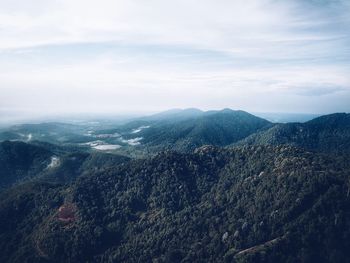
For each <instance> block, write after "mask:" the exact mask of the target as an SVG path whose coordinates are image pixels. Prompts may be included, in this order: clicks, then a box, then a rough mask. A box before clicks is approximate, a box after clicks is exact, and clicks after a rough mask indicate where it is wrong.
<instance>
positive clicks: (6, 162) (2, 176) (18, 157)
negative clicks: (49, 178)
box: [0, 141, 53, 190]
mask: <svg viewBox="0 0 350 263" xmlns="http://www.w3.org/2000/svg"><path fill="white" fill-rule="evenodd" d="M52 155H53V153H52V152H51V151H49V150H47V149H45V148H42V147H39V146H35V145H30V144H26V143H23V142H10V141H4V142H1V143H0V190H1V189H2V188H6V187H8V186H10V185H12V184H14V183H16V182H18V181H21V180H24V179H28V178H31V177H33V176H35V175H36V174H38V173H40V172H41V171H42V170H44V169H45V168H46V167H47V165H48V164H49V163H50V158H51V156H52Z"/></svg>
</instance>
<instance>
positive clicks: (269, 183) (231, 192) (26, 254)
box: [0, 110, 350, 263]
mask: <svg viewBox="0 0 350 263" xmlns="http://www.w3.org/2000/svg"><path fill="white" fill-rule="evenodd" d="M171 114H172V115H174V114H175V117H174V118H173V119H169V118H168V117H166V116H167V115H165V116H164V115H160V116H155V117H154V118H148V119H145V120H141V122H140V120H136V121H132V122H130V123H129V124H123V125H120V127H119V128H118V129H119V130H118V132H119V133H122V132H123V129H124V131H130V129H131V130H132V131H135V130H133V129H135V127H146V126H145V125H146V122H147V123H149V122H150V121H151V122H153V124H152V125H154V126H155V125H156V123H158V124H157V125H158V126H156V127H157V129H160V128H159V127H172V129H174V131H173V130H171V129H166V130H165V131H164V134H176V136H179V134H180V133H178V131H181V129H183V127H185V126H184V123H188V125H190V124H191V125H194V126H193V127H192V129H190V130H191V132H192V133H183V136H184V137H183V138H182V139H183V140H184V141H188V142H189V144H186V145H187V146H189V145H190V146H191V147H189V148H187V146H186V147H184V148H182V147H180V148H177V146H178V145H181V143H179V142H181V140H182V139H181V138H179V139H178V140H176V141H174V142H173V143H174V145H175V144H176V145H177V146H174V148H172V147H170V149H167V150H164V148H163V147H162V146H161V147H159V148H157V149H156V148H148V149H149V151H150V152H151V154H149V155H142V158H136V159H131V158H130V157H126V156H122V155H118V154H116V152H113V151H112V152H111V153H108V152H107V153H106V152H103V151H102V152H101V151H93V150H87V149H86V148H85V147H80V146H79V145H76V146H74V145H71V144H52V143H48V142H40V141H31V142H30V143H28V142H21V141H6V140H5V141H3V142H1V143H0V165H1V170H0V179H1V182H0V183H1V184H0V186H1V189H0V247H1V252H0V262H14V263H16V262H21V263H22V262H39V263H40V262H41V263H50V262H159V263H160V262H183V263H184V262H237V263H238V262H246V263H249V262H287V263H292V262H293V263H294V262H347V261H348V258H349V257H350V251H349V249H348V248H349V247H350V220H349V218H350V160H349V157H348V155H347V154H345V153H346V152H347V151H348V148H347V146H348V143H349V140H348V138H349V137H348V135H349V130H350V129H349V123H348V119H349V115H347V114H335V115H329V116H322V117H320V118H317V119H314V120H312V121H309V122H306V123H303V124H301V123H287V124H272V123H269V122H267V121H264V120H261V119H260V118H254V117H253V118H252V117H251V115H248V114H245V113H242V112H239V111H238V112H234V111H227V110H226V111H224V112H220V113H219V116H218V115H216V114H217V113H208V115H207V114H204V115H203V113H201V112H198V111H194V110H191V111H188V112H187V114H188V115H189V116H183V117H181V115H178V113H174V112H173V113H171ZM194 115H196V116H194ZM197 115H198V116H197ZM208 116H209V117H208ZM211 116H215V117H211ZM233 116H234V117H233ZM238 116H239V118H238ZM193 118H195V119H196V120H197V121H196V122H194V121H193ZM241 118H243V119H244V120H241ZM227 119H231V122H230V121H227ZM208 120H209V121H208ZM135 122H137V123H135ZM226 122H228V123H231V124H227V125H228V126H227V130H226V131H225V133H216V132H215V129H214V128H213V129H214V130H211V129H206V128H205V127H216V126H217V127H223V126H224V124H225V123H226ZM233 123H236V124H237V125H241V126H242V127H233V126H230V125H233ZM342 123H343V124H342ZM177 124H181V125H180V126H179V130H176V125H177ZM199 124H200V125H199ZM248 124H249V125H248ZM55 125H56V124H55ZM140 125H144V126H140ZM220 125H221V126H220ZM251 125H252V126H251ZM260 125H261V126H260ZM258 126H259V127H258ZM48 127H51V126H50V125H48ZM68 127H71V126H68ZM225 127H226V126H225ZM35 129H37V126H36V127H35ZM81 129H82V130H83V132H84V133H85V132H86V130H84V129H85V128H81ZM89 129H90V128H89ZM256 129H257V130H256ZM76 130H77V129H76V128H74V131H76ZM139 130H142V129H139ZM150 130H151V128H145V130H144V132H145V133H144V134H146V133H148V132H149V131H150ZM219 130H221V131H224V130H225V129H221V128H220V129H219ZM230 130H232V134H231V136H232V137H226V135H224V134H226V133H229V131H230ZM253 130H256V131H255V134H252V132H253ZM277 131H278V132H277ZM32 132H34V130H32ZM116 132H117V131H116V130H114V131H113V133H106V131H105V130H104V131H101V132H100V134H114V133H116ZM140 132H141V131H140ZM207 132H208V133H207ZM137 133H138V130H137ZM253 133H254V132H253ZM129 134H132V133H129ZM191 134H193V139H191V138H192V137H191ZM216 134H217V137H215V135H216ZM103 136H105V135H103ZM124 136H125V138H127V137H126V135H124ZM138 136H139V135H138ZM164 136H165V135H164ZM201 136H203V138H202V137H201ZM145 138H150V137H145ZM157 138H158V139H159V140H160V141H159V144H161V145H167V144H171V143H170V141H167V140H165V142H162V141H161V138H162V137H157ZM174 138H175V137H174ZM185 138H186V139H185ZM238 138H243V140H242V141H240V142H239V143H237V144H235V145H231V146H226V147H221V146H225V145H226V143H228V142H229V143H231V142H232V141H237V140H238ZM108 139H109V137H108ZM209 139H210V141H211V142H212V143H211V144H213V145H207V143H206V142H207V141H208V140H209ZM151 141H152V140H150V142H151ZM224 141H225V142H224ZM333 142H336V144H333ZM145 145H148V144H146V141H145V144H144V145H141V146H140V147H145V149H146V148H147V147H146V146H145ZM194 146H196V148H194V149H193V150H192V148H193V147H194ZM140 147H139V148H140ZM152 147H153V146H152ZM165 148H169V147H165ZM151 149H154V151H152V150H151ZM161 149H163V150H161ZM332 149H333V150H332ZM129 150H130V151H131V150H132V148H131V147H129ZM137 150H139V149H137V147H135V151H137Z"/></svg>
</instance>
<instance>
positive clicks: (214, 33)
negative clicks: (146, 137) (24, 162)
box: [0, 0, 350, 118]
mask: <svg viewBox="0 0 350 263" xmlns="http://www.w3.org/2000/svg"><path fill="white" fill-rule="evenodd" d="M187 107H197V108H200V109H203V110H209V109H221V108H232V109H241V110H247V111H250V112H291V113H321V114H326V113H332V112H349V111H350V1H348V0H235V1H232V0H177V1H170V0H147V1H145V0H99V1H92V0H74V1H72V0H50V1H47V0H25V1H24V0H0V118H11V117H14V116H25V115H26V116H40V115H50V114H67V113H99V114H100V113H101V114H103V113H108V114H114V113H115V114H121V113H131V112H133V113H135V112H156V111H162V110H166V109H170V108H187Z"/></svg>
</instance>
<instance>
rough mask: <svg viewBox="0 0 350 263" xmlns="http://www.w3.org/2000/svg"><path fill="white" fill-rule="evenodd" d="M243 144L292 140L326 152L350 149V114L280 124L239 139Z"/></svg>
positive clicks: (290, 142) (281, 142)
mask: <svg viewBox="0 0 350 263" xmlns="http://www.w3.org/2000/svg"><path fill="white" fill-rule="evenodd" d="M239 144H240V145H246V144H248V145H263V144H272V145H279V144H290V145H293V146H298V147H302V148H305V149H308V150H312V151H319V152H324V153H336V154H342V153H349V152H350V114H346V113H335V114H330V115H324V116H321V117H318V118H315V119H313V120H311V121H308V122H306V123H287V124H277V125H275V126H273V127H272V128H270V129H268V130H265V131H261V132H258V133H256V134H253V135H251V136H249V137H248V138H246V139H244V140H243V141H241V142H239Z"/></svg>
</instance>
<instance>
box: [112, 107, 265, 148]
mask: <svg viewBox="0 0 350 263" xmlns="http://www.w3.org/2000/svg"><path fill="white" fill-rule="evenodd" d="M195 115H196V114H195ZM270 125H271V123H270V122H268V121H266V120H264V119H261V118H258V117H256V116H254V115H251V114H249V113H247V112H244V111H233V110H230V109H225V110H222V111H209V112H204V113H202V114H199V115H198V116H197V115H196V116H194V117H191V118H186V119H182V118H179V117H176V118H175V119H173V118H170V119H169V118H167V119H165V120H157V121H152V122H150V121H148V122H136V123H129V124H128V125H125V126H123V127H121V128H119V129H117V130H113V131H109V133H113V132H118V133H120V134H121V135H122V136H123V138H124V139H125V140H127V141H131V142H133V141H134V140H135V145H133V146H136V147H133V148H135V149H136V150H143V151H145V152H150V153H152V152H159V151H162V150H165V149H171V150H176V151H180V152H190V151H192V150H194V149H195V148H197V147H199V146H203V145H207V144H211V145H216V146H225V145H229V144H231V143H233V142H236V141H238V140H241V139H243V138H245V137H247V136H248V135H250V134H253V133H255V132H257V131H258V130H260V129H262V128H265V127H269V126H270Z"/></svg>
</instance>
